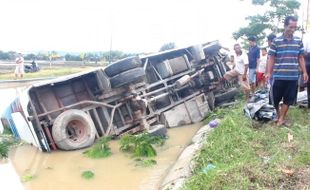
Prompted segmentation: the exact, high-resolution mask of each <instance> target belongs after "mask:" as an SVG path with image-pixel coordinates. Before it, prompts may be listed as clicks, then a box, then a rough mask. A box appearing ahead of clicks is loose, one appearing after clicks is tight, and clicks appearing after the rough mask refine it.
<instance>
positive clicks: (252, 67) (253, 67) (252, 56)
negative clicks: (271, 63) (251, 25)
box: [248, 36, 260, 93]
mask: <svg viewBox="0 0 310 190" xmlns="http://www.w3.org/2000/svg"><path fill="white" fill-rule="evenodd" d="M248 40H249V43H250V48H249V82H250V86H251V91H252V93H254V91H255V88H256V72H257V71H258V68H257V66H258V63H259V58H260V50H259V48H258V46H257V45H256V38H255V37H254V36H251V37H249V38H248Z"/></svg>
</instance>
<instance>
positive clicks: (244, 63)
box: [224, 44, 250, 100]
mask: <svg viewBox="0 0 310 190" xmlns="http://www.w3.org/2000/svg"><path fill="white" fill-rule="evenodd" d="M234 50H235V53H236V54H235V59H234V62H235V66H234V68H233V69H232V70H230V71H228V72H226V73H225V75H224V79H225V80H227V81H230V80H232V79H234V78H238V81H239V84H240V86H241V88H242V90H243V91H244V93H245V95H246V100H248V99H249V94H250V86H249V84H248V80H247V71H248V65H249V62H248V60H249V59H248V56H247V54H246V53H243V52H242V50H241V46H240V45H239V44H235V45H234Z"/></svg>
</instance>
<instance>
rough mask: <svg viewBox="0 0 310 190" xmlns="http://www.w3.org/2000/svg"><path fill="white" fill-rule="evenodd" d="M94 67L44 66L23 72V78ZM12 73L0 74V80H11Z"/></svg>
mask: <svg viewBox="0 0 310 190" xmlns="http://www.w3.org/2000/svg"><path fill="white" fill-rule="evenodd" d="M91 68H94V67H55V68H45V69H42V70H40V71H39V72H35V73H25V75H24V79H32V78H41V77H58V76H64V75H69V74H73V73H78V72H81V71H86V70H88V69H91ZM13 79H14V73H5V74H0V80H13Z"/></svg>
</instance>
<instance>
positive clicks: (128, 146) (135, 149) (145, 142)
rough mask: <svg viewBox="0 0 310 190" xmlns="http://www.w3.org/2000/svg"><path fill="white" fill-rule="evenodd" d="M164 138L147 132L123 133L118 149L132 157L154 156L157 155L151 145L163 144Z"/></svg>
mask: <svg viewBox="0 0 310 190" xmlns="http://www.w3.org/2000/svg"><path fill="white" fill-rule="evenodd" d="M164 142H165V139H164V138H162V137H158V136H152V135H150V134H147V133H142V134H139V135H125V136H123V137H122V138H121V140H120V150H122V151H123V152H128V153H130V154H132V156H133V157H154V156H156V155H157V153H156V150H155V148H154V147H153V145H163V144H164Z"/></svg>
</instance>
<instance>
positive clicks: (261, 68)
mask: <svg viewBox="0 0 310 190" xmlns="http://www.w3.org/2000/svg"><path fill="white" fill-rule="evenodd" d="M261 50H262V57H261V58H260V59H259V63H258V68H257V84H258V86H259V87H260V88H263V87H264V85H265V73H266V66H267V57H268V56H267V49H266V48H262V49H261Z"/></svg>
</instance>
